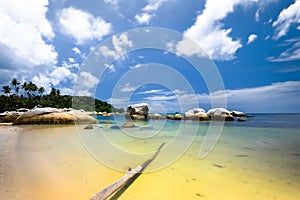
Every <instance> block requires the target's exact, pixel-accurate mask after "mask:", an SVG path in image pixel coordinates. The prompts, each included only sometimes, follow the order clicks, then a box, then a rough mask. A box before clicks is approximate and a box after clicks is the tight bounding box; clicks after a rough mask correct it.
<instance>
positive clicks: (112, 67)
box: [104, 64, 116, 72]
mask: <svg viewBox="0 0 300 200" xmlns="http://www.w3.org/2000/svg"><path fill="white" fill-rule="evenodd" d="M104 67H105V68H106V69H108V70H109V72H115V71H116V68H115V66H114V65H113V64H110V65H109V64H105V65H104Z"/></svg>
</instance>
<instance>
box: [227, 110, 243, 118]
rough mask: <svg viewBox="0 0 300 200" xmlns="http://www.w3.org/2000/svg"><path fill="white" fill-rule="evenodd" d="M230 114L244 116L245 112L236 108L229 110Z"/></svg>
mask: <svg viewBox="0 0 300 200" xmlns="http://www.w3.org/2000/svg"><path fill="white" fill-rule="evenodd" d="M230 114H231V115H232V116H234V117H246V114H245V113H243V112H241V111H236V110H233V111H231V112H230Z"/></svg>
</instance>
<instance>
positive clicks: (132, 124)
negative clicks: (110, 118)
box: [122, 122, 135, 128]
mask: <svg viewBox="0 0 300 200" xmlns="http://www.w3.org/2000/svg"><path fill="white" fill-rule="evenodd" d="M133 127H135V124H134V123H133V122H125V123H124V124H123V125H122V128H133Z"/></svg>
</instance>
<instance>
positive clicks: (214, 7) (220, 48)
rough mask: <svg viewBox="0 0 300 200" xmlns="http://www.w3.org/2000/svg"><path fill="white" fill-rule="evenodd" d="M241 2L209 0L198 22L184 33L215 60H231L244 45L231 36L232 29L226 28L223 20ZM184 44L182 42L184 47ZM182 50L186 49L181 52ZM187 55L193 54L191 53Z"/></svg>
mask: <svg viewBox="0 0 300 200" xmlns="http://www.w3.org/2000/svg"><path fill="white" fill-rule="evenodd" d="M241 2H242V1H237V0H230V1H214V0H207V1H206V4H205V9H204V10H203V12H202V13H201V14H200V15H198V17H197V20H196V22H195V23H194V24H193V25H192V26H191V27H190V28H189V29H187V30H186V31H185V32H184V35H185V36H186V37H189V38H191V39H193V40H195V41H196V42H197V43H198V45H199V46H201V47H202V48H203V49H204V50H205V51H206V53H207V54H208V55H209V56H210V57H211V58H213V59H215V60H231V59H233V58H235V53H236V51H237V50H238V49H239V48H241V47H242V45H241V43H240V41H239V40H234V39H233V38H231V37H230V33H231V31H232V29H230V28H228V29H224V28H223V24H222V23H221V20H222V19H224V18H225V17H226V16H227V15H228V14H229V13H232V12H233V11H234V6H236V5H237V4H239V3H241ZM184 46H185V45H184V44H182V47H184ZM181 50H183V48H181ZM187 51H189V50H187ZM182 52H185V51H181V52H179V53H182ZM185 53H187V52H185ZM187 55H191V53H188V54H187Z"/></svg>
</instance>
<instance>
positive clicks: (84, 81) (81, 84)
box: [74, 72, 99, 96]
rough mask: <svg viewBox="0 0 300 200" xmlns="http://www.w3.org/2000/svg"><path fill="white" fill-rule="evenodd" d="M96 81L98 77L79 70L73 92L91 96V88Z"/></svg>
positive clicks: (93, 87) (92, 88)
mask: <svg viewBox="0 0 300 200" xmlns="http://www.w3.org/2000/svg"><path fill="white" fill-rule="evenodd" d="M98 82H99V80H98V78H96V77H95V76H93V75H92V74H91V73H90V72H80V73H79V75H78V76H77V77H76V80H75V83H74V86H75V91H74V93H75V94H76V95H79V96H92V95H93V92H94V91H93V90H94V89H95V86H96V85H97V84H98ZM92 91H93V92H92Z"/></svg>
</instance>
